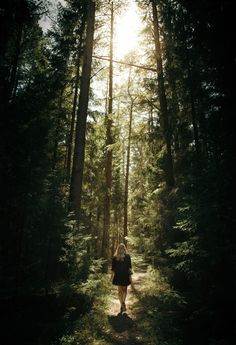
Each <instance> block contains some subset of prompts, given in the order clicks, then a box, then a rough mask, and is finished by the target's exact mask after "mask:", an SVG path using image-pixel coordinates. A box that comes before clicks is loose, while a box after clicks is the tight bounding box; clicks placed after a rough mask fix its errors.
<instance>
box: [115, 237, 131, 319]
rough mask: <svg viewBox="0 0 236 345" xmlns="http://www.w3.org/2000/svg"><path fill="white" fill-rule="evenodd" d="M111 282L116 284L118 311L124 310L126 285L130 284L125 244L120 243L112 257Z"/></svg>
mask: <svg viewBox="0 0 236 345" xmlns="http://www.w3.org/2000/svg"><path fill="white" fill-rule="evenodd" d="M111 269H112V284H113V285H117V286H118V298H119V301H120V305H121V307H120V312H121V313H122V312H123V311H126V305H125V300H126V296H127V287H128V285H130V284H131V275H132V271H131V270H132V265H131V258H130V255H129V254H128V251H127V249H126V246H125V245H124V244H123V243H120V244H119V245H118V247H117V249H116V252H115V254H114V257H113V259H112V268H111Z"/></svg>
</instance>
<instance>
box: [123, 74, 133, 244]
mask: <svg viewBox="0 0 236 345" xmlns="http://www.w3.org/2000/svg"><path fill="white" fill-rule="evenodd" d="M128 95H129V98H130V112H129V133H128V145H127V157H126V172H125V195H124V243H125V245H127V236H128V199H129V165H130V144H131V133H132V121H133V107H134V100H133V98H132V96H131V94H130V74H129V80H128Z"/></svg>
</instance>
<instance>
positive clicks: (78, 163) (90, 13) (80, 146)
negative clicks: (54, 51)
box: [70, 0, 95, 220]
mask: <svg viewBox="0 0 236 345" xmlns="http://www.w3.org/2000/svg"><path fill="white" fill-rule="evenodd" d="M94 24H95V2H94V1H92V0H89V1H88V4H87V28H86V38H85V47H84V56H83V67H82V76H81V87H80V97H79V106H78V114H77V124H76V136H75V147H74V158H73V168H72V177H71V188H70V205H71V210H72V211H73V212H75V214H76V219H77V220H79V216H80V208H81V197H82V195H81V194H82V181H83V170H84V155H85V135H86V120H87V111H88V100H89V87H90V75H91V64H92V51H93V35H94Z"/></svg>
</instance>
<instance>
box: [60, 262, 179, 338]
mask: <svg viewBox="0 0 236 345" xmlns="http://www.w3.org/2000/svg"><path fill="white" fill-rule="evenodd" d="M133 271H134V274H133V276H132V279H133V284H132V286H129V287H128V295H127V300H126V307H127V310H126V312H123V313H120V303H119V300H118V296H117V287H115V286H112V284H111V278H110V276H109V275H108V277H107V278H108V280H109V281H108V282H107V283H108V289H107V290H106V292H107V293H106V296H105V294H104V296H101V298H100V299H99V300H98V301H97V303H95V305H94V307H93V309H92V310H91V311H90V312H89V313H88V314H87V315H86V317H84V318H83V319H80V320H78V322H77V324H76V323H75V327H74V328H73V332H72V333H71V334H68V335H67V336H64V337H62V338H61V339H60V345H85V344H86V345H177V344H180V342H179V341H178V339H179V335H178V334H177V333H176V328H175V323H176V319H178V316H179V315H178V311H177V310H176V309H177V308H176V306H177V304H178V296H176V295H175V294H174V293H173V291H172V289H171V288H170V287H169V285H168V284H167V282H166V281H165V280H164V279H163V278H162V277H161V275H160V273H159V271H158V270H153V269H152V268H151V267H150V266H148V265H147V264H146V263H145V262H144V261H143V259H142V257H141V256H135V257H134V260H133Z"/></svg>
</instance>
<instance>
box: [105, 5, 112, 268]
mask: <svg viewBox="0 0 236 345" xmlns="http://www.w3.org/2000/svg"><path fill="white" fill-rule="evenodd" d="M113 27H114V13H113V2H111V34H110V64H109V91H108V113H107V115H106V119H105V121H106V163H105V181H106V191H105V200H104V229H103V241H102V256H103V258H104V259H105V260H108V258H109V242H110V241H109V236H110V210H111V186H112V149H111V147H110V145H112V144H113V137H112V122H113V121H112V111H113V61H112V60H113V31H114V28H113ZM105 266H106V265H105ZM104 270H105V271H106V270H107V267H104Z"/></svg>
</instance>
